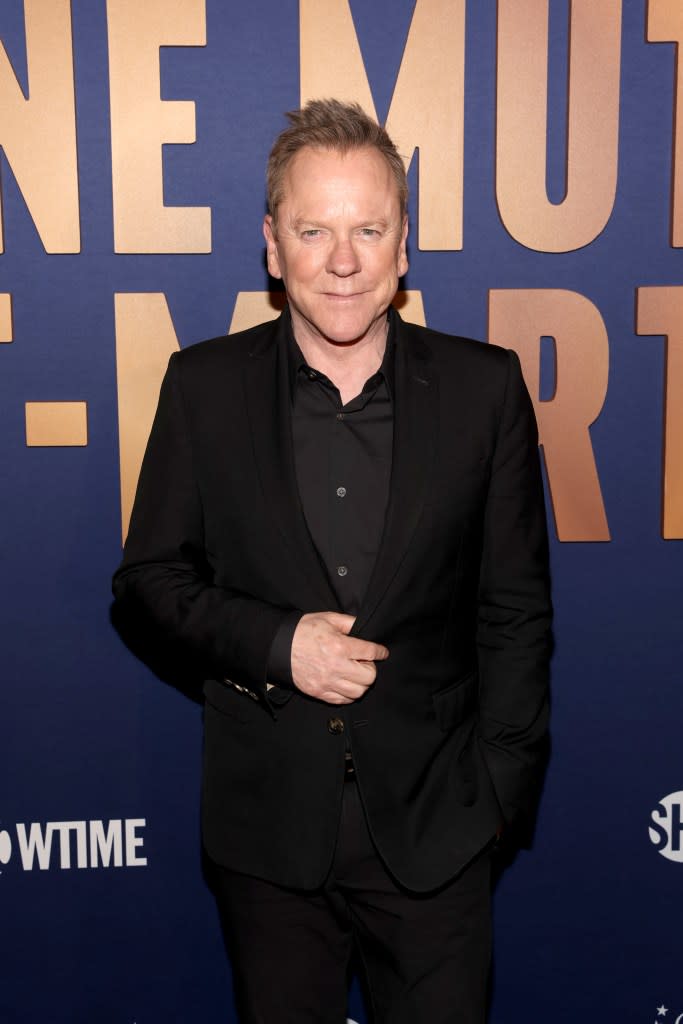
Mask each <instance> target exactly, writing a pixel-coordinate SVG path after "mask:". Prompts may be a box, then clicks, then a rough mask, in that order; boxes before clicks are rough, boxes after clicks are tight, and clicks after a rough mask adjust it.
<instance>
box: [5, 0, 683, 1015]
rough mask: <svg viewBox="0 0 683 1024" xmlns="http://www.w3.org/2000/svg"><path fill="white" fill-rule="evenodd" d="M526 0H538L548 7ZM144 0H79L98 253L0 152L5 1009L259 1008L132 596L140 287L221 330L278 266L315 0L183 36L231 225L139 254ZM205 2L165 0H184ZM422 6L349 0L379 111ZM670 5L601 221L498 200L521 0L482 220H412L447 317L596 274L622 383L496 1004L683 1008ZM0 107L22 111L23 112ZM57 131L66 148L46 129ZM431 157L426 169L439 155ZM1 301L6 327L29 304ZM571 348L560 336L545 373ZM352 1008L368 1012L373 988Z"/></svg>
mask: <svg viewBox="0 0 683 1024" xmlns="http://www.w3.org/2000/svg"><path fill="white" fill-rule="evenodd" d="M519 2H520V4H522V3H523V4H525V5H526V6H527V7H529V11H530V13H532V11H533V10H534V9H538V7H539V4H538V3H537V2H536V0H531V2H529V0H519ZM60 3H61V0H38V2H37V3H36V2H34V3H33V4H29V3H28V2H27V9H28V8H29V6H31V7H32V8H33V9H34V10H38V11H39V9H40V8H42V9H43V10H47V9H48V8H50V7H51V6H52V7H55V6H57V5H58V4H60ZM117 3H119V0H117ZM117 3H114V2H112V3H111V4H110V9H109V11H108V8H107V4H106V3H105V0H72V3H71V5H70V10H71V29H72V46H73V69H74V85H75V110H76V124H77V151H78V187H79V197H80V231H81V251H80V252H75V253H60V252H51V253H47V252H46V251H45V247H44V245H43V241H42V240H41V237H40V235H39V233H38V231H37V229H36V226H35V224H34V219H33V217H32V215H31V210H30V208H29V204H28V203H27V201H26V199H25V198H24V195H23V194H22V181H21V174H20V172H19V169H18V168H17V167H15V166H13V161H12V159H11V152H10V151H9V147H6V148H7V153H6V155H3V156H2V157H1V158H0V165H1V170H2V209H3V227H4V245H5V251H4V253H3V254H2V255H0V292H2V294H3V295H10V296H11V313H12V316H11V337H2V338H1V339H0V340H2V341H3V342H4V343H3V344H0V451H1V452H2V461H1V465H2V485H3V491H2V513H1V514H2V535H1V538H0V545H1V548H0V555H1V559H2V579H3V587H2V597H1V599H0V600H1V602H2V604H1V609H2V612H1V620H0V622H1V628H2V633H3V638H2V707H3V713H2V716H0V761H1V767H2V772H1V779H0V787H1V789H0V868H1V873H0V906H1V907H2V911H1V915H0V920H1V922H2V925H1V927H0V953H1V955H0V975H1V976H2V984H1V985H0V1019H2V1020H3V1021H7V1022H8V1024H10V1022H11V1024H13V1022H17V1024H18V1022H21V1024H38V1022H41V1024H42V1022H44V1021H49V1022H50V1024H62V1022H63V1024H80V1022H83V1024H85V1022H92V1021H96V1022H98V1024H161V1022H162V1021H163V1022H164V1024H169V1022H179V1024H195V1022H200V1021H201V1022H203V1024H218V1022H219V1021H220V1022H224V1021H226V1020H227V1021H230V1020H234V1014H233V1015H232V1016H231V1014H232V1010H231V990H230V978H229V971H228V967H227V964H226V961H225V958H224V953H223V949H222V944H221V939H220V934H219V927H218V921H217V917H216V914H215V911H214V908H213V903H212V900H211V898H210V895H209V893H208V890H207V888H206V885H205V883H204V880H203V874H202V863H201V849H200V841H199V823H198V822H199V816H198V810H199V806H198V805H199V771H200V755H201V706H200V703H199V700H196V701H193V700H192V699H189V698H188V696H187V695H185V694H183V693H181V692H180V691H179V690H178V689H176V688H174V687H172V686H169V685H167V684H165V683H163V682H161V681H159V680H158V679H157V678H156V677H155V676H154V675H153V674H152V673H151V672H150V671H149V670H148V669H147V668H145V667H144V666H143V665H142V664H141V663H140V662H139V661H137V660H136V659H135V657H134V656H133V655H132V654H131V653H130V652H129V651H128V650H127V649H126V648H125V647H124V645H123V644H122V643H121V641H120V639H119V637H118V636H117V634H116V632H115V630H114V629H113V627H112V625H111V623H110V619H109V609H110V591H109V580H110V576H111V573H112V571H113V569H114V568H115V567H116V565H117V563H118V560H119V558H120V551H121V513H120V478H119V419H118V405H117V365H116V326H115V320H114V295H115V293H119V294H120V293H147V292H153V293H163V294H164V295H165V297H166V301H167V303H168V309H169V312H170V316H171V319H172V322H173V327H174V329H175V333H176V335H177V338H178V342H179V344H180V345H181V346H184V345H189V344H191V343H193V342H195V341H199V340H201V339H202V338H205V337H211V336H214V335H216V334H219V333H222V332H224V331H225V330H226V329H227V326H228V324H229V323H230V320H231V317H232V313H233V308H234V306H235V302H236V299H237V295H238V293H239V292H244V291H257V292H258V291H264V290H266V289H267V288H268V281H267V278H266V274H265V269H264V261H263V245H262V240H261V235H260V223H261V220H262V217H263V212H264V191H263V187H262V182H263V168H264V164H265V159H266V156H267V153H268V149H269V146H270V143H271V142H272V139H273V138H274V136H275V135H276V133H277V132H278V131H279V130H280V129H281V127H282V126H283V118H282V112H283V111H284V110H286V109H291V108H292V107H295V106H297V105H298V104H299V99H300V91H299V90H300V80H299V75H300V30H299V15H300V11H299V5H298V4H297V3H296V2H295V0H279V2H276V0H252V2H251V3H249V4H241V3H233V2H230V0H206V3H205V4H204V3H193V4H192V7H193V9H196V8H197V7H200V8H201V9H202V10H204V9H205V11H206V45H205V46H197V45H195V46H182V45H181V46H173V47H169V48H164V49H162V50H161V55H160V69H161V95H162V97H163V99H165V100H175V99H186V100H193V101H194V103H195V120H196V136H197V141H196V143H195V144H194V145H170V146H166V147H165V148H164V156H163V185H164V202H165V203H166V204H167V205H168V206H198V207H210V209H211V226H212V245H211V251H210V252H209V253H204V254H201V253H186V254H176V253H171V254H166V255H160V254H157V253H154V252H149V253H137V254H134V253H129V254H126V253H115V251H114V248H115V246H114V231H113V214H112V159H111V138H110V127H111V118H110V82H109V71H108V68H109V63H108V62H109V59H110V51H109V46H108V18H109V21H111V17H112V12H113V8H114V7H116V6H117ZM139 3H140V8H141V9H144V8H145V2H144V0H139ZM420 3H422V0H419V3H418V5H417V6H420ZM593 3H595V4H596V5H597V6H599V5H600V4H601V3H602V0H593ZM182 6H183V0H175V2H171V0H168V8H169V10H170V9H172V8H178V7H181V8H182ZM328 6H329V7H330V9H332V8H335V9H336V8H339V7H340V4H339V3H329V4H328ZM342 6H343V5H342ZM422 6H428V4H424V3H423V4H422ZM441 6H443V5H441ZM541 6H542V5H541ZM573 6H574V7H575V8H578V7H580V6H581V5H580V4H577V3H575V4H574V5H573ZM655 6H659V7H661V8H664V7H665V6H666V5H665V4H659V5H657V4H650V5H649V7H650V8H654V7H655ZM668 6H669V7H670V9H671V10H672V11H674V14H675V6H676V5H673V6H672V5H668ZM66 7H67V8H68V7H69V4H68V2H67V3H66ZM302 7H303V5H302ZM325 7H326V2H321V3H320V5H319V8H320V9H324V8H325ZM415 7H416V4H415V2H414V0H374V2H373V3H372V4H370V3H363V2H362V0H352V2H351V4H350V9H351V12H352V14H353V19H354V23H355V29H356V32H357V36H358V41H359V46H360V50H361V52H362V54H363V58H364V63H365V69H366V72H367V75H368V79H369V82H370V86H371V89H372V93H373V97H374V101H375V105H376V109H377V114H378V116H379V117H380V119H384V118H385V117H386V116H387V112H388V110H389V105H390V102H391V97H392V92H393V88H394V83H395V81H396V76H397V72H398V68H399V65H400V62H401V58H402V54H403V51H404V47H405V43H406V37H407V33H408V29H409V26H410V22H411V18H412V16H413V12H414V9H415ZM458 7H459V3H455V2H454V4H453V10H454V16H455V13H456V8H458ZM618 7H619V5H618V4H617V5H616V8H617V9H618ZM652 13H653V11H652V10H648V4H647V3H646V2H645V0H625V2H624V4H623V10H622V48H621V84H620V101H619V165H618V184H617V192H616V201H615V204H614V208H613V210H612V213H611V216H610V218H609V220H608V222H607V225H606V227H605V229H604V230H603V231H602V232H601V233H600V234H599V236H598V237H597V238H596V239H595V240H594V241H592V242H591V243H590V244H586V245H584V246H583V247H582V248H579V249H576V250H574V251H570V252H559V253H547V252H538V251H534V250H532V249H530V248H527V247H525V246H524V245H523V244H521V243H520V242H518V241H516V240H515V239H513V238H512V237H511V235H510V234H509V233H508V231H507V230H506V227H505V225H504V223H503V221H502V219H501V216H500V214H499V211H498V207H497V203H496V190H495V174H496V150H495V145H496V53H497V50H496V31H497V18H498V17H499V15H500V11H499V9H498V7H497V5H496V3H495V2H494V0H477V2H470V3H469V4H467V12H466V36H465V39H466V62H465V107H464V110H465V121H464V133H465V134H464V227H463V231H464V233H463V245H462V248H461V249H459V250H453V251H421V250H419V249H418V247H417V238H416V234H415V232H414V233H413V235H412V242H411V246H410V257H411V268H410V271H409V274H408V276H407V279H406V282H405V284H406V287H407V288H409V289H412V290H416V291H420V292H421V293H422V299H423V302H424V308H425V314H426V319H427V322H428V324H429V325H430V326H433V327H435V328H437V329H440V330H445V331H449V332H452V333H458V334H465V335H470V336H473V337H476V338H480V339H482V340H486V339H487V337H488V320H487V310H488V295H489V291H490V290H492V289H494V290H495V289H512V288H519V289H564V290H569V291H575V292H578V293H580V294H581V295H583V296H585V297H586V298H587V299H589V300H590V302H592V303H593V304H594V305H595V307H596V308H597V309H598V310H599V311H600V314H601V316H602V318H603V320H604V323H605V326H606V329H607V335H608V338H609V354H610V367H609V382H608V391H607V397H606V401H605V404H604V407H603V409H602V412H601V414H600V416H599V418H598V419H597V421H596V422H595V424H594V425H593V426H592V428H591V440H592V445H593V451H594V454H595V462H596V466H597V471H598V476H599V480H600V485H601V488H602V495H603V499H604V505H605V511H606V515H607V520H608V523H609V530H610V536H611V539H610V540H609V541H602V542H562V541H560V540H558V539H557V535H556V531H555V530H554V527H553V523H554V520H553V519H552V517H551V534H552V567H553V577H554V591H555V603H556V608H557V619H556V652H555V657H554V671H553V712H554V715H553V756H552V761H551V765H550V770H549V774H548V778H547V785H546V789H545V794H544V798H543V803H542V808H541V814H540V819H539V826H538V830H537V835H536V840H535V844H534V847H533V849H532V850H531V851H525V852H523V853H521V854H520V855H519V856H518V858H517V859H516V861H515V862H514V863H513V864H512V865H511V867H510V868H509V870H508V871H507V872H506V873H505V875H504V876H503V878H502V879H501V881H500V883H499V885H498V887H497V891H496V898H495V916H496V942H497V945H496V954H495V970H494V997H493V1008H492V1017H491V1019H492V1021H493V1022H494V1024H528V1022H529V1021H531V1022H536V1021H538V1022H541V1021H543V1022H545V1021H552V1022H553V1024H569V1022H572V1024H573V1022H575V1021H577V1020H587V1019H593V1018H594V1019H596V1020H597V1019H599V1020H602V1021H608V1022H611V1021H614V1022H616V1021H622V1020H628V1021H633V1022H638V1024H651V1022H652V1021H653V1020H657V1021H664V1024H675V1022H676V1019H677V1015H683V981H682V980H681V970H680V952H681V946H680V937H679V935H680V917H681V912H682V911H683V901H682V897H681V892H682V888H683V853H681V829H680V827H679V826H680V824H681V807H682V806H683V792H682V791H683V769H682V768H681V753H680V732H681V714H682V713H683V698H682V696H681V693H682V690H681V661H682V655H683V642H682V639H681V638H682V634H683V628H682V618H683V616H682V614H681V612H682V600H681V598H682V597H683V585H682V582H681V580H682V570H683V547H682V544H681V540H680V539H677V538H675V537H674V538H671V539H667V540H665V539H663V536H662V500H663V499H662V492H663V436H664V426H663V423H664V412H665V405H664V395H665V380H666V374H667V367H668V369H669V378H668V380H669V388H668V393H667V401H668V403H669V409H671V408H673V407H674V406H676V405H680V403H681V401H683V375H679V376H678V377H676V376H675V375H674V374H673V372H672V370H671V367H672V366H673V363H672V356H671V352H673V343H672V342H671V341H670V342H669V344H670V349H671V352H670V357H669V362H668V363H667V361H666V358H665V355H666V346H665V340H664V338H663V337H661V336H655V337H644V336H640V335H639V334H638V333H637V331H636V314H635V312H634V310H635V298H636V289H637V288H640V287H646V286H675V285H677V284H678V285H681V286H683V279H682V274H683V268H682V267H681V256H680V253H679V252H678V251H677V250H676V248H674V247H672V245H671V241H670V238H671V216H672V212H671V177H672V161H673V149H672V147H673V132H672V123H673V119H674V107H675V85H676V74H675V72H676V60H677V51H676V47H675V46H674V45H673V44H671V45H667V44H660V43H657V44H654V43H651V42H648V40H647V19H648V14H649V15H652ZM569 15H570V5H569V3H568V2H564V0H551V3H550V22H549V39H550V60H549V70H550V74H549V88H548V94H549V95H548V101H549V105H548V190H549V195H550V196H551V197H552V198H553V200H554V202H556V203H559V202H560V201H561V199H562V196H563V190H564V184H563V174H564V166H565V153H566V146H565V141H566V140H565V125H566V118H567V74H568V41H569ZM672 16H673V15H672ZM109 27H111V26H109ZM0 39H1V40H2V42H3V43H4V47H5V50H6V55H7V58H8V60H9V61H10V62H11V65H12V67H13V69H14V73H15V74H16V76H17V78H18V80H19V82H20V83H21V86H22V88H23V90H24V93H25V94H26V95H29V94H30V91H31V90H30V82H29V74H28V68H27V60H26V37H25V28H24V4H23V3H22V2H21V0H2V4H1V5H0ZM1 57H2V54H0V58H1ZM445 73H447V71H446V72H445ZM0 84H1V83H0ZM0 102H1V99H0ZM435 102H438V97H435ZM3 123H4V122H3V121H2V115H1V114H0V133H1V131H2V127H1V126H2V124H3ZM3 141H4V140H3V137H2V135H1V134H0V144H2V143H3ZM36 159H37V160H38V159H40V160H44V161H46V162H47V166H48V170H49V161H50V155H49V152H47V151H46V152H44V153H43V154H42V155H41V154H40V153H38V152H37V153H36ZM46 173H47V172H46ZM15 175H16V178H15ZM48 177H49V175H48ZM410 179H411V184H412V186H413V189H414V191H416V186H417V169H416V160H415V159H414V160H413V164H412V165H411V171H410ZM411 215H412V217H413V220H416V219H417V213H416V205H415V196H413V199H411ZM5 301H6V300H5ZM2 308H3V307H2V306H0V313H1V312H2ZM3 324H4V332H5V335H7V334H8V333H9V332H8V330H7V326H8V317H7V316H5V318H4V321H3V318H2V317H1V316H0V327H3ZM672 328H673V325H672ZM1 334H2V331H0V335H1ZM551 378H552V367H551V368H550V369H548V368H547V367H546V368H545V369H544V373H543V381H542V387H544V388H545V389H546V392H547V393H546V395H545V397H546V398H547V399H548V398H550V399H551V398H552V388H553V383H552V380H551ZM534 397H536V398H538V397H539V396H538V395H536V396H534ZM541 397H543V396H541ZM42 402H49V403H66V402H81V403H86V416H87V444H82V443H81V444H74V443H73V442H72V441H68V443H58V442H59V438H58V437H57V435H54V437H53V439H52V441H51V442H50V443H40V441H39V439H38V440H36V438H35V436H34V437H33V438H32V437H31V436H29V438H28V441H29V443H27V433H26V418H27V415H28V413H29V412H30V410H27V408H26V403H42ZM55 438H56V440H55ZM674 469H675V467H674ZM669 483H670V486H671V487H674V485H676V486H678V487H679V488H680V486H681V484H680V483H676V480H675V479H674V478H673V477H672V479H671V480H670V481H669ZM669 797H670V798H671V799H667V798H669ZM662 801H664V802H663V803H662ZM664 1010H666V1011H667V1012H666V1013H664V1012H663V1011H664ZM349 1016H350V1017H351V1018H353V1019H354V1020H356V1021H358V1022H362V1021H365V1019H366V1018H365V1016H364V1013H363V1010H362V1007H361V1005H360V1000H359V996H358V992H357V989H356V988H355V987H354V989H353V991H352V993H351V997H350V1006H349ZM679 1020H683V1016H681V1017H679ZM417 1024H426V1022H417Z"/></svg>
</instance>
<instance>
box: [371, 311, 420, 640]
mask: <svg viewBox="0 0 683 1024" xmlns="http://www.w3.org/2000/svg"><path fill="white" fill-rule="evenodd" d="M397 319H398V323H397V336H396V362H395V375H394V443H393V453H392V464H391V484H390V488H389V502H388V506H387V515H386V519H385V526H384V531H383V534H382V540H381V542H380V547H379V551H378V553H377V559H376V561H375V565H374V568H373V571H372V574H371V576H370V581H369V584H368V589H367V591H366V594H365V597H364V599H363V602H362V604H361V607H360V610H359V613H358V617H357V619H356V623H355V626H354V630H353V632H354V633H359V632H361V631H362V630H363V628H364V626H365V625H366V623H367V622H368V620H369V619H370V617H371V615H372V614H373V612H374V610H375V608H376V607H377V605H378V603H379V602H380V601H381V599H382V597H383V596H384V593H385V592H386V590H387V587H388V586H389V584H390V583H391V581H392V579H393V578H394V576H395V575H396V572H397V571H398V569H399V567H400V565H401V562H402V561H403V558H404V557H405V554H406V552H407V550H408V547H409V546H410V542H411V538H412V535H413V532H414V530H415V527H416V526H417V523H418V520H419V518H420V514H421V512H422V508H423V505H424V501H425V492H426V487H427V481H428V477H429V475H430V472H431V467H432V462H433V459H434V452H435V450H436V424H437V415H438V388H437V380H436V376H435V374H434V372H433V368H432V366H431V357H430V352H429V349H428V348H427V346H426V345H425V343H424V342H423V341H422V339H421V338H420V337H419V335H418V334H417V332H415V331H413V330H412V328H411V325H409V324H404V323H403V321H402V320H401V319H400V317H398V318H397Z"/></svg>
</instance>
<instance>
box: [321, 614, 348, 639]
mask: <svg viewBox="0 0 683 1024" xmlns="http://www.w3.org/2000/svg"><path fill="white" fill-rule="evenodd" d="M320 618H321V619H324V620H325V621H326V622H328V623H329V624H330V626H332V627H333V628H334V629H337V630H339V632H340V633H343V634H344V635H345V636H347V635H348V634H349V633H350V632H351V630H352V629H353V624H354V622H355V621H356V617H355V615H345V614H344V613H343V612H321V613H320Z"/></svg>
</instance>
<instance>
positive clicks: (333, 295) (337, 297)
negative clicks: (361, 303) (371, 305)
mask: <svg viewBox="0 0 683 1024" xmlns="http://www.w3.org/2000/svg"><path fill="white" fill-rule="evenodd" d="M363 294H364V293H363V292H351V293H349V294H341V293H340V292H323V297H324V298H326V299H331V300H332V301H333V302H348V301H349V300H351V299H359V298H360V297H361V295H363Z"/></svg>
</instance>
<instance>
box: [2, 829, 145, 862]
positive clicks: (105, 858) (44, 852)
mask: <svg viewBox="0 0 683 1024" xmlns="http://www.w3.org/2000/svg"><path fill="white" fill-rule="evenodd" d="M146 825H147V821H146V819H145V818H111V819H109V820H108V821H102V820H100V819H96V820H93V821H46V822H40V821H32V822H29V823H28V824H27V823H25V822H17V824H16V825H7V826H4V827H2V826H1V825H0V873H1V872H2V871H4V868H5V867H6V866H7V865H8V864H10V863H11V864H12V866H17V867H18V866H19V864H20V865H21V867H22V868H23V870H24V871H48V870H50V869H51V868H56V869H60V870H62V871H67V870H69V869H70V868H123V867H126V868H138V867H146V866H147V858H146V857H145V855H144V853H143V848H144V842H145V840H144V836H143V835H142V832H143V830H144V829H145V827H146Z"/></svg>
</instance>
